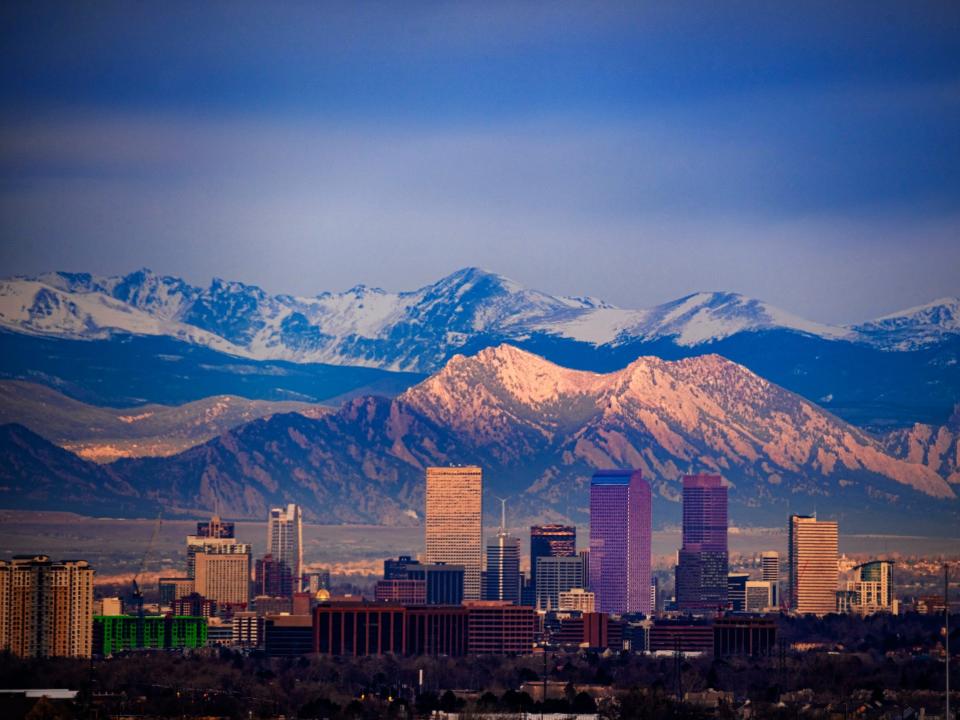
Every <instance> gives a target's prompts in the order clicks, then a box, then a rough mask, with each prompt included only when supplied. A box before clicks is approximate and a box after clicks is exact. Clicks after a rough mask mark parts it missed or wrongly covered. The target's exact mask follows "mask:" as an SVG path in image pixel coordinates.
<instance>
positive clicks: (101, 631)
mask: <svg viewBox="0 0 960 720" xmlns="http://www.w3.org/2000/svg"><path fill="white" fill-rule="evenodd" d="M139 622H140V619H139V618H137V617H136V616H135V615H94V617H93V654H94V655H100V656H106V655H113V654H114V653H118V652H122V651H124V650H139V649H151V648H152V649H157V650H171V649H179V648H198V647H204V646H205V645H206V644H207V618H205V617H192V616H187V615H147V616H145V617H144V618H143V641H142V642H138V634H139V633H138V632H137V624H138V623H139Z"/></svg>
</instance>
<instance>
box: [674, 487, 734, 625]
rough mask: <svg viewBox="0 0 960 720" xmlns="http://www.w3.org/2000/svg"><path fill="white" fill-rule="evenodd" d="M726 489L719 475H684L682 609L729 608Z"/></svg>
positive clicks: (679, 591)
mask: <svg viewBox="0 0 960 720" xmlns="http://www.w3.org/2000/svg"><path fill="white" fill-rule="evenodd" d="M727 570H728V552H727V488H726V486H725V485H724V484H723V479H722V478H721V477H720V476H719V475H708V474H699V475H684V477H683V546H682V547H681V548H680V553H679V562H678V564H677V574H676V595H677V606H678V607H679V609H680V610H686V611H697V610H704V611H706V610H720V609H723V608H726V606H727V601H728V600H727V582H728V578H727V575H728V573H727Z"/></svg>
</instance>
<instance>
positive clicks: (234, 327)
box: [0, 268, 960, 372]
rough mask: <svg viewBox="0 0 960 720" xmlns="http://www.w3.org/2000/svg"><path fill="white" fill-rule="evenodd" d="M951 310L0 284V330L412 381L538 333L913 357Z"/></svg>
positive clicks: (464, 283) (702, 298)
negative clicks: (483, 343)
mask: <svg viewBox="0 0 960 720" xmlns="http://www.w3.org/2000/svg"><path fill="white" fill-rule="evenodd" d="M958 306H960V301H958V300H957V299H956V298H946V299H944V300H943V302H941V304H940V305H938V306H936V307H935V306H933V305H932V304H928V305H926V306H920V307H918V308H912V309H910V310H908V311H904V312H903V313H899V314H894V315H889V316H885V317H883V318H878V319H877V320H873V321H868V322H866V323H861V324H859V325H854V326H848V327H836V326H830V325H824V324H821V323H816V322H812V321H808V320H805V319H803V318H800V317H798V316H796V315H794V314H792V313H789V312H787V311H784V310H781V309H779V308H777V307H775V306H773V305H770V304H769V303H766V302H764V301H761V300H758V299H755V298H749V297H746V296H743V295H740V294H738V293H731V292H720V291H715V292H698V293H693V294H690V295H687V296H684V297H682V298H678V299H676V300H672V301H669V302H666V303H663V304H661V305H657V306H654V307H651V308H644V309H636V310H630V309H622V308H617V307H615V306H613V305H611V304H609V303H606V302H604V301H602V300H598V299H596V298H579V297H558V296H553V295H549V294H547V293H543V292H540V291H538V290H531V289H528V288H525V287H523V286H522V285H520V284H519V283H516V282H515V281H513V280H510V279H508V278H505V277H503V276H500V275H497V274H494V273H490V272H487V271H485V270H481V269H479V268H463V269H461V270H458V271H456V272H454V273H452V274H451V275H448V276H447V277H445V278H442V279H440V280H439V281H437V282H435V283H432V284H430V285H426V286H424V287H422V288H419V289H417V290H413V291H403V292H388V291H385V290H382V289H380V288H371V287H368V286H365V285H355V286H354V287H352V288H351V289H349V290H347V291H344V292H341V293H333V292H323V293H318V294H317V295H315V296H312V297H296V296H293V295H288V294H279V295H270V294H268V293H266V292H265V291H263V290H262V289H261V288H259V287H257V286H255V285H247V284H244V283H240V282H234V281H227V280H223V279H221V278H214V279H213V280H212V281H211V283H210V285H209V287H207V288H201V287H197V286H192V285H190V284H188V283H186V282H185V281H183V280H182V279H180V278H176V277H172V276H162V275H158V274H155V273H153V272H151V271H149V270H147V269H141V270H138V271H135V272H133V273H129V274H127V275H123V276H111V277H96V276H93V275H91V274H89V273H64V272H55V273H45V274H41V275H38V276H34V277H16V278H12V279H8V280H5V281H2V282H0V325H2V326H4V327H6V328H7V329H9V330H12V331H15V332H28V333H37V334H45V335H57V336H60V337H74V338H87V339H103V338H104V337H107V336H109V334H110V333H111V332H113V331H123V332H132V333H137V334H165V335H168V336H170V337H176V338H180V339H183V340H185V341H187V342H192V343H196V344H201V345H206V346H208V347H211V348H213V349H216V350H220V351H222V352H227V353H230V354H233V355H236V356H238V357H246V358H252V359H261V360H262V359H274V360H288V361H292V362H326V363H334V364H357V365H366V366H373V367H381V368H383V369H389V370H408V371H416V372H430V371H433V370H436V369H438V368H439V367H440V366H442V364H443V362H445V360H446V359H447V358H448V357H449V356H450V355H452V354H454V353H455V352H457V351H460V350H462V349H465V348H468V346H469V341H470V339H471V338H475V337H479V336H482V335H489V336H491V339H495V338H499V339H500V340H501V341H509V340H511V339H517V338H522V337H523V336H524V335H529V334H546V335H549V336H553V337H557V338H566V339H569V340H573V341H576V342H582V343H586V344H591V345H594V346H616V345H622V344H625V343H629V342H638V341H644V342H653V341H657V340H663V339H669V340H671V341H672V342H674V343H676V344H677V345H679V346H683V347H697V346H702V345H703V344H709V343H712V342H716V341H718V340H722V339H725V338H728V337H731V336H734V335H737V334H739V333H744V332H756V331H761V330H771V329H780V330H787V331H790V332H796V333H800V334H806V335H810V336H814V337H817V338H820V339H823V340H827V341H834V340H836V341H841V340H842V341H848V342H854V343H860V344H866V345H871V346H874V347H879V348H882V349H885V350H890V351H899V350H906V349H917V348H920V347H927V346H930V345H932V344H936V343H937V342H939V341H940V340H942V339H943V337H944V336H954V335H960V311H958V310H957V307H958ZM885 333H890V334H891V338H890V339H888V338H887V337H886V335H885Z"/></svg>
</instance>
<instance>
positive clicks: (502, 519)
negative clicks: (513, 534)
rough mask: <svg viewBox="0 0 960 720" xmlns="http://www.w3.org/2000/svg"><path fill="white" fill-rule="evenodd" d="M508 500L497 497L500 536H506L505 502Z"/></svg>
mask: <svg viewBox="0 0 960 720" xmlns="http://www.w3.org/2000/svg"><path fill="white" fill-rule="evenodd" d="M508 499H509V498H502V497H498V498H497V500H499V501H500V534H501V535H506V534H507V500H508Z"/></svg>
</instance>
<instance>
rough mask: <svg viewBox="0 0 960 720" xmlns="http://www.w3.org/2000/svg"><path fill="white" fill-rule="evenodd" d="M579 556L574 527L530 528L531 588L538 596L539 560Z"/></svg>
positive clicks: (546, 526) (543, 526) (552, 525)
mask: <svg viewBox="0 0 960 720" xmlns="http://www.w3.org/2000/svg"><path fill="white" fill-rule="evenodd" d="M576 554H577V528H576V526H574V525H556V524H551V525H533V526H531V528H530V586H531V593H532V594H533V595H534V597H536V594H537V559H538V558H542V557H572V556H574V555H576Z"/></svg>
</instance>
